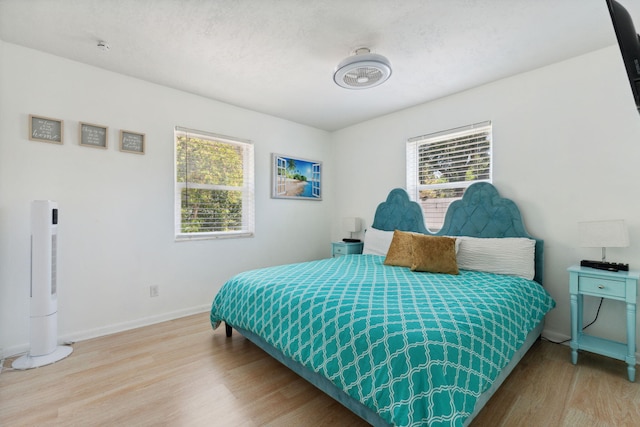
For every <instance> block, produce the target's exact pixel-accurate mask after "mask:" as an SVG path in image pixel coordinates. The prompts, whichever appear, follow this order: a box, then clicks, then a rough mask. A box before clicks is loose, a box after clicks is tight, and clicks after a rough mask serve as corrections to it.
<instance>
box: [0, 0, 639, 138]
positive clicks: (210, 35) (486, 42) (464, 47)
mask: <svg viewBox="0 0 640 427" xmlns="http://www.w3.org/2000/svg"><path fill="white" fill-rule="evenodd" d="M619 1H620V3H622V4H623V5H624V6H626V7H627V9H629V11H630V12H631V14H632V16H634V19H635V17H637V16H640V15H636V14H635V13H634V12H635V9H633V8H636V9H640V5H638V4H635V3H640V0H619ZM0 38H1V39H2V40H4V41H6V42H10V43H14V44H17V45H21V46H25V47H29V48H33V49H37V50H40V51H43V52H48V53H51V54H53V55H57V56H61V57H64V58H68V59H71V60H74V61H78V62H82V63H85V64H89V65H93V66H96V67H100V68H103V69H106V70H110V71H114V72H117V73H121V74H125V75H128V76H132V77H136V78H139V79H143V80H146V81H149V82H153V83H157V84H160V85H164V86H168V87H171V88H175V89H179V90H182V91H186V92H190V93H194V94H197V95H201V96H204V97H207V98H212V99H216V100H219V101H223V102H225V103H229V104H233V105H236V106H240V107H243V108H248V109H251V110H255V111H258V112H262V113H266V114H269V115H272V116H277V117H281V118H284V119H287V120H292V121H294V122H298V123H301V124H305V125H309V126H313V127H316V128H319V129H324V130H327V131H333V130H337V129H341V128H344V127H346V126H349V125H352V124H355V123H359V122H362V121H365V120H368V119H372V118H374V117H378V116H381V115H385V114H388V113H391V112H394V111H398V110H401V109H404V108H407V107H411V106H414V105H417V104H421V103H424V102H427V101H431V100H434V99H437V98H440V97H443V96H447V95H450V94H453V93H456V92H460V91H463V90H466V89H469V88H472V87H476V86H479V85H482V84H486V83H489V82H492V81H495V80H498V79H502V78H505V77H508V76H511V75H514V74H518V73H522V72H526V71H528V70H532V69H535V68H539V67H543V66H545V65H548V64H552V63H554V62H558V61H561V60H563V59H566V58H570V57H574V56H577V55H581V54H584V53H587V52H590V51H593V50H597V49H600V48H603V47H606V46H610V45H612V44H614V43H615V35H614V33H613V27H612V25H611V21H610V18H609V14H608V11H607V7H606V3H605V0H536V1H532V0H403V1H392V0H313V1H302V0H0ZM99 41H106V42H107V43H108V44H109V45H110V50H109V51H108V52H105V51H103V50H100V49H99V48H98V47H97V45H98V42H99ZM359 47H368V48H370V49H371V51H372V52H373V53H377V54H381V55H384V56H386V57H387V58H388V59H389V61H391V64H392V68H393V73H392V75H391V77H390V79H389V80H388V81H387V82H385V83H384V84H382V85H380V86H377V87H374V88H370V89H365V90H349V89H343V88H341V87H338V86H337V85H336V84H335V83H334V82H333V77H332V76H333V72H334V69H335V66H336V65H337V64H338V63H339V62H340V61H341V60H343V59H345V58H346V57H348V56H350V55H351V54H352V53H353V52H354V51H355V49H357V48H359ZM621 66H622V65H621Z"/></svg>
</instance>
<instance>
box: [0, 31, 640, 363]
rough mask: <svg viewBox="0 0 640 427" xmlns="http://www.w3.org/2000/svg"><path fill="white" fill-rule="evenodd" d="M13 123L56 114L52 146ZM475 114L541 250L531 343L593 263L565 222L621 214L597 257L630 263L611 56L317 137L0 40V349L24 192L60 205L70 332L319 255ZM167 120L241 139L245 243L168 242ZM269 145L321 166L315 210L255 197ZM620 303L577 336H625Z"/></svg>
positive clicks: (19, 337)
mask: <svg viewBox="0 0 640 427" xmlns="http://www.w3.org/2000/svg"><path fill="white" fill-rule="evenodd" d="M212 78H215V76H212ZM29 114H40V115H45V116H51V117H54V118H58V119H63V120H65V144H64V145H62V146H58V145H53V144H47V143H41V142H33V141H29V140H28V137H27V128H28V126H27V117H28V115H29ZM483 120H492V121H493V131H494V183H495V185H496V186H497V188H498V189H499V191H500V192H501V193H502V195H503V196H506V197H509V198H512V199H513V200H514V201H515V202H516V203H518V205H519V206H520V207H521V210H522V213H523V217H524V220H525V223H526V224H527V227H528V229H529V232H530V233H532V234H534V235H536V236H539V237H541V238H543V239H545V242H546V245H545V261H546V265H545V269H546V274H545V285H546V287H547V288H548V289H549V290H550V292H551V293H552V294H553V296H554V298H555V299H556V301H557V302H558V307H557V308H556V309H555V310H554V311H553V312H552V313H551V314H550V315H549V316H548V320H547V328H546V329H547V330H546V334H547V335H549V336H550V337H556V338H560V337H567V336H568V335H569V301H568V276H567V273H566V268H567V267H568V266H569V265H571V264H574V263H576V262H578V261H579V260H580V259H584V258H590V259H597V258H598V256H599V250H597V249H584V248H579V247H578V245H577V222H578V221H580V220H590V219H611V218H624V219H626V220H627V222H628V224H629V228H630V233H631V244H632V246H631V247H630V248H627V249H610V250H609V252H608V253H609V258H610V259H612V260H615V261H619V262H629V263H630V264H631V267H632V268H640V264H639V263H638V260H639V259H640V217H639V216H638V215H636V214H637V213H640V199H639V198H638V197H636V194H635V193H636V191H635V183H636V182H638V181H639V178H640V170H639V168H638V167H637V163H638V162H637V159H639V158H640V118H639V117H638V114H637V113H636V111H635V108H634V106H633V102H632V99H631V95H630V92H629V88H628V83H627V80H626V75H625V73H624V68H623V66H622V62H621V59H620V56H619V52H618V50H617V47H615V46H612V47H610V48H607V49H603V50H601V51H597V52H594V53H591V54H588V55H584V56H581V57H578V58H574V59H571V60H568V61H565V62H562V63H558V64H555V65H552V66H549V67H545V68H542V69H538V70H533V71H531V72H529V73H526V74H521V75H519V76H516V77H513V78H509V79H504V80H501V81H498V82H495V83H493V84H489V85H486V86H483V87H480V88H476V89H473V90H470V91H467V92H464V93H460V94H457V95H454V96H450V97H447V98H443V99H440V100H437V101H435V102H431V103H428V104H424V105H421V106H418V107H415V108H411V109H407V110H404V111H400V112H397V113H394V114H391V115H388V116H385V117H381V118H379V119H376V120H371V121H368V122H365V123H361V124H359V125H356V126H352V127H349V128H347V129H344V130H341V131H338V132H335V133H333V134H327V133H325V132H322V131H319V130H316V129H313V128H309V127H306V126H302V125H298V124H295V123H291V122H287V121H284V120H280V119H277V118H274V117H270V116H266V115H263V114H258V113H255V112H251V111H248V110H244V109H240V108H236V107H233V106H230V105H227V104H223V103H219V102H215V101H212V100H208V99H204V98H201V97H197V96H194V95H190V94H186V93H184V92H180V91H175V90H172V89H168V88H165V87H161V86H157V85H153V84H150V83H146V82H142V81H140V80H136V79H132V78H128V77H125V76H122V75H117V74H114V73H110V72H106V71H103V70H100V69H96V68H93V67H88V66H85V65H82V64H78V63H75V62H72V61H68V60H65V59H62V58H58V57H54V56H50V55H46V54H43V53H40V52H37V51H33V50H30V49H25V48H21V47H18V46H16V45H13V44H9V43H5V42H2V41H0V347H4V354H5V355H11V354H15V353H16V352H18V351H23V350H26V349H27V348H28V315H29V305H28V284H29V203H30V201H31V200H33V199H40V198H50V199H54V200H57V201H58V203H59V204H60V227H59V230H60V252H61V254H60V265H59V267H60V289H59V322H60V327H59V330H60V336H61V338H65V339H75V338H85V337H88V336H94V335H99V334H104V333H109V332H113V331H116V330H121V329H126V328H129V327H134V326H137V325H141V324H145V323H150V322H155V321H159V320H163V319H168V318H172V317H177V316H180V315H184V314H188V313H191V312H195V311H202V310H206V309H207V308H208V306H209V304H210V302H211V300H212V298H213V296H214V295H215V293H216V292H217V290H218V289H219V287H220V286H221V285H222V283H223V282H224V281H225V280H226V279H227V278H228V277H230V276H231V275H232V274H234V273H236V272H238V271H241V270H245V269H248V268H254V267H261V266H266V265H272V264H282V263H288V262H295V261H300V260H306V259H314V258H321V257H325V256H328V255H329V250H330V245H329V242H330V240H331V239H330V238H333V239H335V240H337V239H340V238H342V237H344V236H343V233H342V231H341V230H340V223H341V218H342V217H345V216H358V217H361V218H363V219H364V222H365V225H367V226H368V225H369V224H370V223H371V221H372V219H373V214H374V211H375V208H376V206H377V205H378V203H380V202H381V201H382V200H384V198H385V197H386V195H387V193H388V192H389V190H390V189H392V188H394V187H404V186H405V175H404V173H405V172H404V156H405V154H404V149H405V142H406V140H407V138H409V137H412V136H416V135H422V134H426V133H430V132H434V131H439V130H443V129H448V128H452V127H456V126H461V125H466V124H470V123H474V122H478V121H483ZM79 121H87V122H92V123H97V124H101V125H105V126H109V149H108V150H106V151H105V150H98V149H92V148H86V147H81V146H79V145H78V135H77V134H78V122H79ZM175 125H178V126H184V127H190V128H195V129H201V130H206V131H211V132H216V133H222V134H227V135H231V136H236V137H240V138H246V139H251V140H253V141H254V143H255V147H256V188H257V194H256V196H257V200H256V212H257V224H256V237H255V238H251V239H233V240H219V241H201V242H180V243H176V242H174V239H173V228H172V224H173V175H172V173H173V172H172V171H173V169H172V168H173V138H172V136H173V127H174V126H175ZM120 129H128V130H133V131H139V132H144V133H146V135H147V141H148V145H147V153H146V154H145V155H143V156H138V155H133V154H127V153H121V152H119V151H118V150H117V149H116V145H117V132H118V131H119V130H120ZM272 152H279V153H285V154H290V155H296V156H300V157H304V158H311V159H317V160H322V161H324V173H325V175H324V189H325V191H324V201H322V202H311V201H291V200H274V199H271V198H270V197H269V188H270V173H271V171H270V154H271V153H272ZM151 284H155V285H159V286H160V296H159V297H158V298H150V297H149V289H148V288H149V285H151ZM621 307H622V306H621V304H619V303H616V302H612V301H606V302H605V303H604V305H603V309H602V313H601V316H600V320H599V321H598V323H596V325H594V326H593V327H592V332H595V333H596V334H598V335H602V336H606V337H608V338H611V339H618V340H624V325H625V323H624V319H623V314H622V310H621ZM595 308H596V307H595V301H588V302H587V307H586V312H587V316H588V315H590V314H595ZM639 329H640V328H639Z"/></svg>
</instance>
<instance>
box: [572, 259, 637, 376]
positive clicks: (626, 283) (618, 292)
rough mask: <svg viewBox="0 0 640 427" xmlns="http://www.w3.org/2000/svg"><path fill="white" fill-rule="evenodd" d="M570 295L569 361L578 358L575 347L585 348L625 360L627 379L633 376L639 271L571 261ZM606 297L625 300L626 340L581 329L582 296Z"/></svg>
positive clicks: (575, 360) (575, 361) (634, 369)
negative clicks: (591, 265) (617, 269)
mask: <svg viewBox="0 0 640 427" xmlns="http://www.w3.org/2000/svg"><path fill="white" fill-rule="evenodd" d="M568 270H569V293H570V296H571V362H572V363H573V364H574V365H575V364H576V363H577V362H578V350H587V351H590V352H592V353H598V354H602V355H604V356H608V357H612V358H614V359H618V360H624V361H626V362H627V365H628V367H627V373H628V375H629V381H631V382H633V381H635V377H636V295H637V287H638V279H639V278H640V272H638V271H617V272H611V271H606V270H597V269H594V268H588V267H580V266H577V265H574V266H572V267H569V269H568ZM584 295H590V296H594V297H601V298H608V299H613V300H617V301H624V302H626V304H627V310H626V312H627V343H626V344H624V343H620V342H616V341H611V340H607V339H604V338H598V337H594V336H591V335H588V334H585V333H584V332H583V331H582V324H583V319H582V314H583V312H582V306H583V305H582V302H583V296H584Z"/></svg>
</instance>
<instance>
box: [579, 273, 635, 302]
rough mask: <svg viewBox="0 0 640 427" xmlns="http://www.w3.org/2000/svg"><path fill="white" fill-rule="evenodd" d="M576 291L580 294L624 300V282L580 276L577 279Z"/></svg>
mask: <svg viewBox="0 0 640 427" xmlns="http://www.w3.org/2000/svg"><path fill="white" fill-rule="evenodd" d="M578 290H579V292H580V293H582V294H589V295H595V296H605V297H614V298H622V299H624V297H625V282H623V281H620V280H611V279H602V278H599V277H588V276H580V278H579V279H578Z"/></svg>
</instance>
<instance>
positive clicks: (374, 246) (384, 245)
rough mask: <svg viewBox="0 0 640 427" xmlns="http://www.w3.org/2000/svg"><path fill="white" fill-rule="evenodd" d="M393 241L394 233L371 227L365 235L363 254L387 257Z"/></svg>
mask: <svg viewBox="0 0 640 427" xmlns="http://www.w3.org/2000/svg"><path fill="white" fill-rule="evenodd" d="M392 239H393V231H383V230H378V229H377V228H373V227H371V228H369V229H367V231H366V232H365V233H364V247H363V248H362V254H363V255H366V254H370V255H382V256H387V252H389V246H391V240H392Z"/></svg>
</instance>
